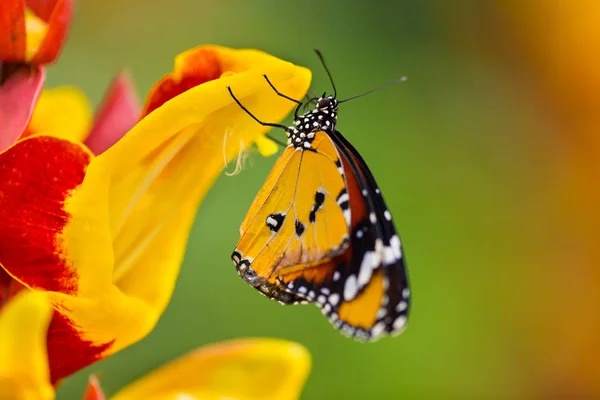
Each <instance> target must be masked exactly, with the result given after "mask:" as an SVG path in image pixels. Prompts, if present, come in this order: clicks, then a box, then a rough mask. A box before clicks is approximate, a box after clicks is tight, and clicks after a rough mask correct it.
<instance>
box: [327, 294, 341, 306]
mask: <svg viewBox="0 0 600 400" xmlns="http://www.w3.org/2000/svg"><path fill="white" fill-rule="evenodd" d="M338 301H340V295H339V294H337V293H334V294H332V295H331V296H329V303H331V305H332V306H336V305H337V303H338Z"/></svg>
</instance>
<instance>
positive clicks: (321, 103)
mask: <svg viewBox="0 0 600 400" xmlns="http://www.w3.org/2000/svg"><path fill="white" fill-rule="evenodd" d="M329 106H331V99H328V98H327V97H326V98H324V99H321V100H319V103H318V104H317V107H319V108H321V109H323V108H329Z"/></svg>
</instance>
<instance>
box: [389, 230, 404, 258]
mask: <svg viewBox="0 0 600 400" xmlns="http://www.w3.org/2000/svg"><path fill="white" fill-rule="evenodd" d="M390 247H391V248H392V251H393V252H394V257H396V258H397V259H400V258H402V246H401V244H400V238H399V237H398V235H394V236H392V238H391V239H390Z"/></svg>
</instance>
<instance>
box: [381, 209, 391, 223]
mask: <svg viewBox="0 0 600 400" xmlns="http://www.w3.org/2000/svg"><path fill="white" fill-rule="evenodd" d="M383 216H384V217H385V219H387V220H388V221H391V220H392V214H391V213H390V211H389V210H385V211H384V212H383Z"/></svg>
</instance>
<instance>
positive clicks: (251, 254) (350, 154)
mask: <svg viewBox="0 0 600 400" xmlns="http://www.w3.org/2000/svg"><path fill="white" fill-rule="evenodd" d="M315 51H316V52H317V55H318V57H319V59H320V61H321V63H322V64H323V67H324V69H325V70H326V72H327V74H328V76H329V79H330V81H331V84H332V87H333V95H327V94H326V93H324V94H323V95H322V96H320V97H313V98H312V99H309V100H308V101H306V102H302V101H299V100H295V99H293V98H291V97H288V96H286V95H284V94H283V93H280V92H279V91H278V90H277V89H276V88H275V86H274V85H273V84H272V83H271V82H270V80H269V78H268V77H267V76H266V75H265V76H264V78H265V79H266V81H267V83H268V84H269V85H270V86H271V88H272V89H273V90H274V91H275V93H277V95H279V96H281V97H284V98H286V99H288V100H290V101H293V102H295V103H296V104H297V106H296V109H295V112H294V121H293V125H292V126H289V127H288V126H285V125H281V124H272V123H266V122H263V121H261V120H259V119H258V118H257V117H256V116H254V115H253V114H252V113H251V112H250V111H249V110H248V109H247V108H246V107H245V106H244V105H243V104H242V103H241V102H240V101H239V100H238V99H237V98H236V97H235V95H234V94H233V91H232V89H231V88H230V87H228V90H229V93H230V94H231V96H232V98H233V99H234V100H235V102H236V103H237V104H238V105H239V106H240V107H241V108H242V110H244V111H245V112H246V113H247V114H248V115H249V116H250V117H252V118H253V119H254V120H256V121H257V122H258V123H260V124H262V125H264V126H271V127H277V128H281V129H283V130H285V132H286V135H287V144H282V146H284V147H285V149H284V151H283V153H282V154H281V155H280V156H279V158H278V159H277V161H276V163H275V165H274V166H273V169H272V170H271V172H270V174H269V176H268V177H267V180H266V182H265V183H264V185H263V187H262V189H261V190H260V192H259V193H258V195H257V196H256V198H255V199H254V202H253V203H252V205H251V207H250V210H249V211H248V213H247V215H246V217H245V219H244V221H243V222H242V225H241V227H240V239H239V242H238V244H237V246H236V248H235V251H234V252H233V254H232V256H231V258H232V260H233V262H234V264H235V266H236V269H237V272H238V274H239V275H240V276H241V277H242V278H243V279H244V280H245V281H246V282H247V283H248V284H250V285H251V286H253V287H254V288H256V289H257V290H258V291H259V292H260V293H262V294H264V295H265V296H267V297H269V298H271V299H274V300H277V301H279V302H280V303H282V304H299V303H302V304H305V303H314V304H316V305H317V306H318V307H319V308H320V309H321V311H322V313H323V314H324V315H325V316H326V317H328V319H329V321H330V322H331V323H332V324H333V326H334V327H336V328H337V329H339V330H341V332H342V333H344V334H345V335H346V336H349V337H353V338H355V339H358V340H361V341H373V340H376V339H378V338H380V337H382V336H384V335H394V334H397V333H400V332H401V331H402V330H403V329H404V328H405V326H406V323H407V318H408V313H409V307H410V289H409V286H408V276H407V271H406V266H405V257H404V254H403V249H402V245H401V243H400V239H399V236H398V234H397V232H396V228H395V226H394V222H393V220H392V215H391V213H390V211H389V210H388V208H387V206H386V204H385V201H384V199H383V196H382V193H381V191H380V189H379V187H378V186H377V183H376V182H375V179H374V178H373V175H372V173H371V171H370V170H369V168H368V167H367V164H366V163H365V161H364V160H363V158H362V157H361V155H360V154H359V153H358V151H357V150H356V149H355V148H354V147H353V146H352V145H351V144H350V143H349V142H348V140H346V139H345V138H344V137H343V136H342V134H341V133H340V132H339V131H338V130H337V129H336V125H337V118H338V107H339V105H340V104H341V103H343V102H345V101H348V100H350V99H353V98H356V97H359V96H362V95H364V94H367V93H370V92H372V91H375V90H378V89H381V88H383V87H385V86H388V85H389V84H392V83H395V82H397V81H400V80H404V78H400V79H398V80H396V81H392V82H390V83H388V84H386V85H383V86H381V87H378V88H375V89H372V90H370V91H368V92H365V93H362V94H361V95H358V96H353V97H351V98H348V99H346V100H342V101H339V100H337V98H336V95H337V90H336V88H335V84H334V82H333V79H332V76H331V73H330V72H329V69H328V68H327V65H326V64H325V61H324V58H323V56H322V54H321V53H320V52H319V51H318V50H315ZM301 107H304V109H305V110H306V109H307V108H308V107H312V108H311V109H308V110H307V111H306V112H304V113H303V114H300V110H301Z"/></svg>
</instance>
